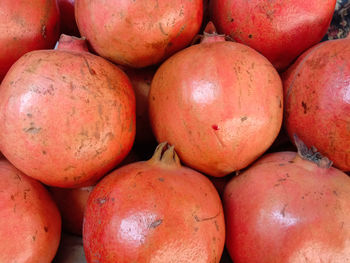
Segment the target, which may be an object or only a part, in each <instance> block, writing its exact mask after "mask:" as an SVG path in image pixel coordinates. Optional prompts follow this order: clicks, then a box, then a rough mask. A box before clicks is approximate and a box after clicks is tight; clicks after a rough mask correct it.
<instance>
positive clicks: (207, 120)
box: [149, 33, 283, 177]
mask: <svg viewBox="0 0 350 263" xmlns="http://www.w3.org/2000/svg"><path fill="white" fill-rule="evenodd" d="M282 92H283V91H282V83H281V79H280V77H279V75H278V73H277V71H276V70H275V69H274V67H273V66H272V65H271V63H270V62H269V61H268V60H267V59H266V58H264V57H263V56H262V55H260V54H259V53H258V52H256V51H255V50H253V49H252V48H250V47H248V46H245V45H242V44H238V43H234V42H230V41H223V40H222V38H221V37H220V36H217V35H216V34H215V33H213V34H208V33H206V35H205V37H204V39H203V41H202V42H201V43H200V44H198V45H193V46H191V47H189V48H186V49H184V50H182V51H180V52H178V53H176V54H175V55H174V56H172V57H171V58H169V59H168V60H167V61H165V62H164V63H163V64H162V65H161V66H160V67H159V69H158V70H157V72H156V74H155V76H154V78H153V81H152V84H151V90H150V95H149V107H150V108H149V114H150V120H151V125H152V129H153V131H154V134H155V136H156V138H157V140H158V142H160V141H168V142H169V143H170V144H173V145H174V146H175V147H176V149H177V152H178V154H179V156H180V158H181V160H182V161H183V162H184V163H186V165H188V166H190V167H192V168H195V169H197V170H199V171H201V172H204V173H206V174H208V175H212V176H218V177H219V176H224V175H227V174H229V173H231V172H233V171H235V170H239V169H242V168H244V167H246V166H248V165H249V164H250V163H251V162H253V161H254V160H255V159H257V158H258V157H259V156H260V155H261V154H262V153H263V152H264V151H265V150H266V149H267V148H268V147H269V146H270V145H271V144H272V142H273V141H274V139H275V138H276V136H277V135H278V132H279V130H280V127H281V123H282V112H283V110H282V104H283V101H282V100H283V99H282Z"/></svg>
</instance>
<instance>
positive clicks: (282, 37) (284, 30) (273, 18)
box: [210, 0, 336, 70]
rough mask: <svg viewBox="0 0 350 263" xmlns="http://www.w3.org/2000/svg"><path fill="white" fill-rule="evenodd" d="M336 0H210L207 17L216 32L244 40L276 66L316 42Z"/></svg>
mask: <svg viewBox="0 0 350 263" xmlns="http://www.w3.org/2000/svg"><path fill="white" fill-rule="evenodd" d="M335 4H336V0H324V1H320V0H307V1H305V0H279V1H271V0H249V1H247V0H212V1H211V7H210V11H211V17H212V20H213V22H214V23H215V25H216V26H217V28H218V31H219V32H220V33H224V34H227V35H230V36H231V37H232V38H233V39H234V40H235V41H237V42H239V43H243V44H246V45H248V46H250V47H252V48H254V49H256V50H257V51H259V52H260V53H261V54H263V55H264V56H265V57H267V58H268V59H269V60H270V61H271V63H272V64H273V65H274V66H275V67H276V68H277V69H278V70H283V69H285V68H286V67H287V66H288V65H290V63H292V62H293V60H294V59H295V58H296V57H297V56H298V55H300V54H301V53H302V52H303V51H305V50H306V49H308V48H310V47H311V46H313V45H315V44H317V43H318V42H320V40H321V39H322V38H323V36H324V35H325V34H326V32H327V29H328V27H329V24H330V22H331V19H332V16H333V12H334V7H335Z"/></svg>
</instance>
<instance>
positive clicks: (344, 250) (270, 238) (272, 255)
mask: <svg viewBox="0 0 350 263" xmlns="http://www.w3.org/2000/svg"><path fill="white" fill-rule="evenodd" d="M349 180H350V178H349V177H348V176H347V175H346V174H344V173H343V172H341V171H340V170H338V169H336V168H319V167H318V166H317V165H316V164H314V163H312V162H310V161H307V160H303V159H301V158H300V157H299V156H298V157H296V153H290V152H281V153H273V154H270V155H268V156H266V157H265V160H262V161H260V162H257V163H256V164H255V165H253V166H252V167H250V168H249V169H248V170H246V171H245V172H244V173H242V174H241V175H239V176H238V177H235V178H233V179H232V180H231V182H229V184H228V185H227V186H226V189H225V193H224V211H225V219H226V226H227V238H226V247H227V248H228V251H229V253H230V255H231V257H232V259H233V261H234V262H235V263H242V262H244V263H254V262H259V263H265V262H266V263H267V262H268V263H271V262H276V263H277V262H288V263H300V262H336V263H341V262H347V261H348V260H349V259H350V247H349V244H350V223H349V222H350V220H349V219H350V182H349Z"/></svg>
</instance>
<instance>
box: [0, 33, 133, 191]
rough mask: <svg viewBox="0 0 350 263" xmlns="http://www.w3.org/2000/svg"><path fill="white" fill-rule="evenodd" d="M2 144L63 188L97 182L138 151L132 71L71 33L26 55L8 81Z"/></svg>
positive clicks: (1, 99)
mask: <svg viewBox="0 0 350 263" xmlns="http://www.w3.org/2000/svg"><path fill="white" fill-rule="evenodd" d="M0 112H1V113H2V114H1V116H0V129H1V131H2V132H1V135H0V149H1V151H2V153H3V154H4V155H5V156H6V158H7V159H8V160H9V161H10V162H11V163H13V164H14V165H15V166H16V167H17V168H18V169H20V170H21V171H23V172H24V173H26V174H27V175H29V176H31V177H33V178H36V179H38V180H40V181H41V182H43V183H45V184H48V185H51V186H58V187H80V186H86V185H91V184H93V183H94V182H95V181H97V180H98V179H99V178H100V177H101V176H102V175H104V174H105V173H107V172H108V171H110V170H111V169H112V168H113V167H115V166H116V165H117V164H118V163H119V162H121V161H122V159H123V158H124V157H125V156H126V155H127V154H128V152H129V151H130V149H131V147H132V144H133V141H134V136H135V98H134V92H133V90H132V87H131V83H130V81H129V79H128V77H127V76H126V74H125V73H124V72H122V71H121V70H120V69H119V68H118V67H117V66H115V65H113V64H112V63H110V62H108V61H106V60H105V59H103V58H101V57H98V56H95V55H92V54H90V53H89V52H87V49H86V46H85V41H84V40H82V39H77V38H74V37H68V36H65V35H63V36H62V37H61V40H60V44H59V47H58V49H57V50H41V51H33V52H30V53H27V54H26V55H24V56H23V57H22V58H21V59H19V60H18V61H17V62H16V63H15V65H14V66H13V67H12V68H11V70H10V71H9V73H8V74H7V75H6V77H5V79H4V80H3V82H2V84H1V86H0Z"/></svg>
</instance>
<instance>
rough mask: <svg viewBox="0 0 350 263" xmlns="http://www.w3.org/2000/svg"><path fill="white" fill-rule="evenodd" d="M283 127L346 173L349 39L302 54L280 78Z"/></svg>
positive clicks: (349, 117) (349, 125)
mask: <svg viewBox="0 0 350 263" xmlns="http://www.w3.org/2000/svg"><path fill="white" fill-rule="evenodd" d="M283 83H284V94H285V96H284V99H285V105H286V107H285V127H286V130H287V132H288V134H289V136H290V137H291V136H293V134H294V133H296V134H298V136H299V137H300V138H301V139H302V140H303V141H304V142H305V144H306V145H308V146H311V145H313V146H315V147H316V148H317V149H318V151H319V152H320V153H322V154H323V155H325V156H327V157H328V158H329V159H331V160H332V161H333V163H334V165H335V166H336V167H338V168H340V169H341V170H344V171H349V170H350V154H349V153H350V152H349V149H350V134H349V128H350V95H349V94H350V93H349V90H350V39H339V40H332V41H326V42H323V43H321V44H319V45H316V46H315V47H313V48H311V49H309V50H308V51H307V52H305V53H304V54H303V55H302V56H301V57H300V58H299V59H298V60H297V61H296V62H295V63H294V64H293V65H292V66H291V67H290V69H289V70H288V71H287V72H285V73H284V75H283Z"/></svg>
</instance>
